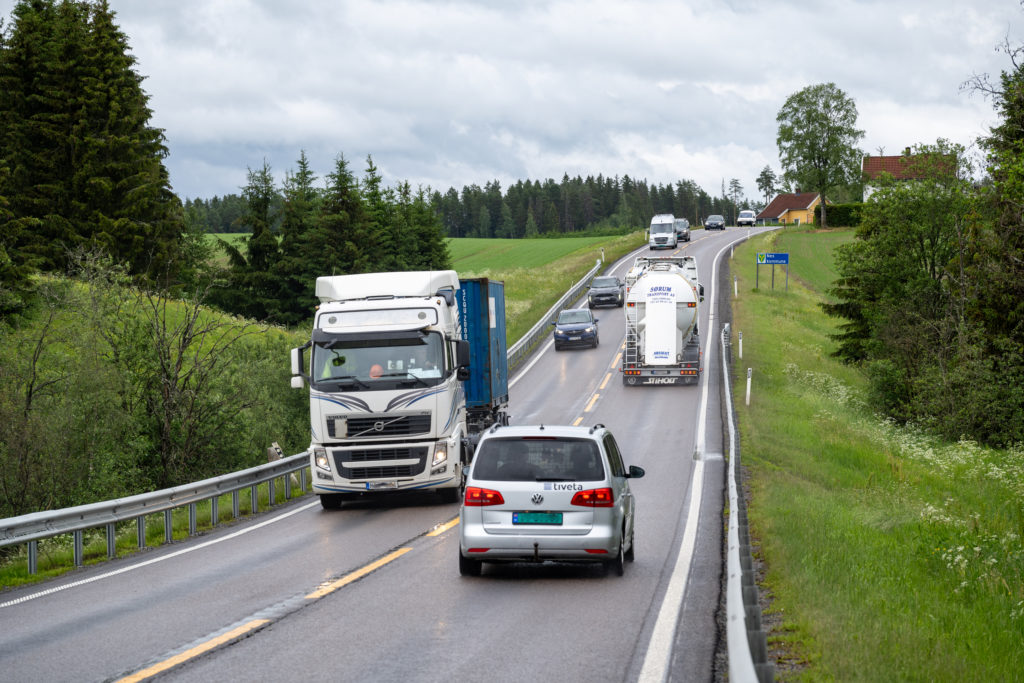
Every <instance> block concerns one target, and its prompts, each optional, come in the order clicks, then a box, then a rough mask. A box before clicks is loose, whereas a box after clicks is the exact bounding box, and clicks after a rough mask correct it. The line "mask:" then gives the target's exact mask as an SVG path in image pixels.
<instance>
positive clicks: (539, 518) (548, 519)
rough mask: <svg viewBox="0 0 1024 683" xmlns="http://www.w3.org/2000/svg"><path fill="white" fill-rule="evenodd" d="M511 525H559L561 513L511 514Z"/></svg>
mask: <svg viewBox="0 0 1024 683" xmlns="http://www.w3.org/2000/svg"><path fill="white" fill-rule="evenodd" d="M512 523H513V524H561V523H562V513H561V512H513V513H512Z"/></svg>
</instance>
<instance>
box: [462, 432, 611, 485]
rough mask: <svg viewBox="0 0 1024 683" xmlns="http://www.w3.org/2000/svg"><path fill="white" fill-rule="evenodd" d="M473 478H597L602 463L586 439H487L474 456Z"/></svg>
mask: <svg viewBox="0 0 1024 683" xmlns="http://www.w3.org/2000/svg"><path fill="white" fill-rule="evenodd" d="M472 476H473V478H474V479H485V480H488V481H597V480H601V479H604V465H603V464H602V462H601V453H600V451H599V450H598V447H597V444H596V443H595V442H593V441H590V440H588V439H557V438H516V439H487V440H486V441H484V442H483V443H482V444H481V445H480V450H479V451H478V452H477V454H476V457H475V458H474V459H473V466H472Z"/></svg>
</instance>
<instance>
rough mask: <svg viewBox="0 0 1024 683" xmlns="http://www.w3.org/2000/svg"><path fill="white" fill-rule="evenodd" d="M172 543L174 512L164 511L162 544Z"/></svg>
mask: <svg viewBox="0 0 1024 683" xmlns="http://www.w3.org/2000/svg"><path fill="white" fill-rule="evenodd" d="M172 541H174V510H164V543H171V542H172Z"/></svg>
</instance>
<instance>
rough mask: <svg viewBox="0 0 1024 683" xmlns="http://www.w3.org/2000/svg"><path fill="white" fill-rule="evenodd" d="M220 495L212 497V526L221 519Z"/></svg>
mask: <svg viewBox="0 0 1024 683" xmlns="http://www.w3.org/2000/svg"><path fill="white" fill-rule="evenodd" d="M219 503H220V497H219V496H214V497H213V498H211V499H210V526H217V522H219V521H220V509H219V508H220V505H219Z"/></svg>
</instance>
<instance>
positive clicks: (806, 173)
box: [776, 83, 864, 227]
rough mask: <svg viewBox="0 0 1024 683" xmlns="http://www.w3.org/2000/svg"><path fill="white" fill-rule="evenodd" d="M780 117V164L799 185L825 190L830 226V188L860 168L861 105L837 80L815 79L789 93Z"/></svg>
mask: <svg viewBox="0 0 1024 683" xmlns="http://www.w3.org/2000/svg"><path fill="white" fill-rule="evenodd" d="M776 121H777V122H778V124H779V130H778V137H777V138H776V142H777V143H778V146H779V158H780V161H781V162H782V168H783V170H784V171H785V174H786V176H787V178H789V179H790V180H792V181H793V182H795V183H796V184H797V185H798V186H799V187H800V188H801V190H803V191H807V190H813V191H815V192H817V193H818V194H820V195H821V207H822V211H821V223H822V227H826V226H827V219H826V213H825V198H826V196H827V195H828V193H829V191H830V190H832V189H833V188H835V187H837V186H840V185H845V184H847V183H850V182H852V181H854V180H855V179H856V176H857V174H858V173H859V172H860V162H861V157H862V154H861V152H860V150H859V149H858V148H857V143H858V142H859V141H860V139H861V138H863V137H864V131H862V130H860V129H858V128H857V105H856V104H855V103H854V101H853V99H852V98H850V97H849V96H848V95H846V93H844V92H843V91H842V90H840V89H839V88H838V87H836V84H835V83H822V84H818V85H811V86H808V87H806V88H804V89H803V90H800V91H798V92H795V93H793V94H792V95H790V96H789V97H788V98H786V102H785V104H783V105H782V108H781V109H780V110H779V113H778V116H776Z"/></svg>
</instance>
